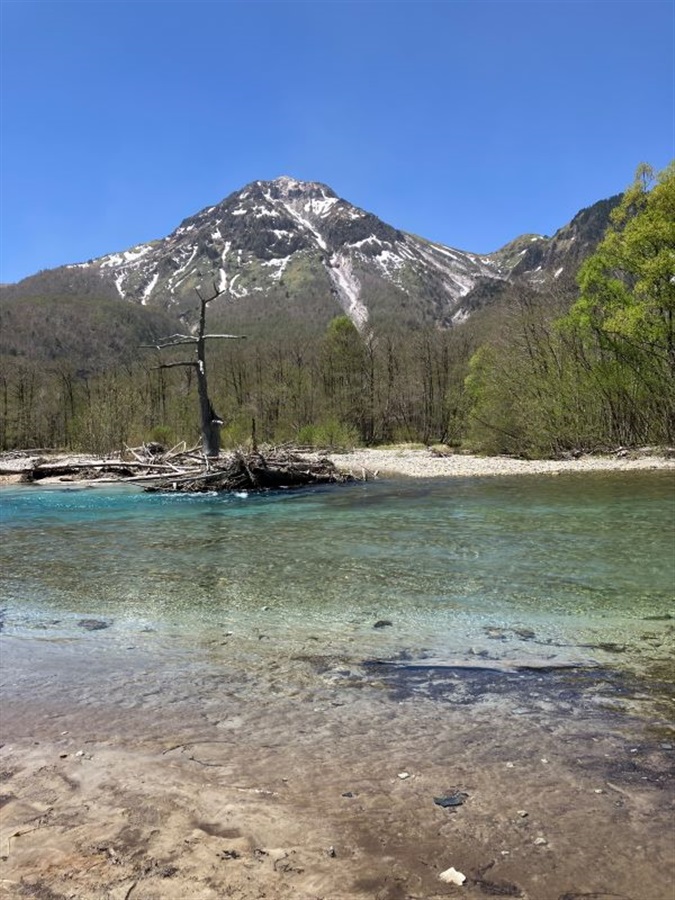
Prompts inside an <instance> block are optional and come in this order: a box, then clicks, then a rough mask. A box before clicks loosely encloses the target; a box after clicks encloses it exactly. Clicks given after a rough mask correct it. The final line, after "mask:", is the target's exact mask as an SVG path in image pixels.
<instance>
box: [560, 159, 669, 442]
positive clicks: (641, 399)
mask: <svg viewBox="0 0 675 900" xmlns="http://www.w3.org/2000/svg"><path fill="white" fill-rule="evenodd" d="M578 283H579V288H580V296H579V299H578V300H577V301H576V303H575V304H574V305H573V307H572V309H571V311H570V313H569V315H568V316H567V317H566V318H565V319H564V320H563V323H562V324H563V327H566V328H569V329H572V330H573V331H575V332H576V333H577V335H579V336H581V337H582V339H584V341H585V352H586V354H587V358H588V359H589V365H590V366H591V367H592V369H593V371H594V374H595V381H596V386H597V389H598V390H599V391H600V392H601V393H602V394H603V395H604V396H605V398H606V401H607V407H608V413H609V419H610V424H611V429H612V432H613V436H614V437H615V438H619V439H621V440H622V441H623V442H637V441H643V440H671V439H672V437H673V432H674V428H675V398H674V390H673V385H674V384H675V321H674V319H675V164H671V165H670V166H669V167H668V168H666V169H665V170H664V171H663V172H660V173H659V174H658V175H657V174H655V173H654V172H653V170H652V169H651V168H650V167H649V166H646V165H641V166H640V167H639V168H638V170H637V173H636V177H635V181H634V182H633V184H632V185H631V187H630V188H629V189H628V190H627V191H626V193H625V194H624V197H623V199H622V202H621V203H620V205H619V206H618V207H617V209H616V210H615V211H614V213H613V214H612V224H611V225H610V228H609V229H608V231H607V233H606V235H605V237H604V239H603V240H602V242H601V243H600V245H599V246H598V249H597V251H596V252H595V253H594V254H593V255H592V256H591V257H589V258H588V259H587V260H586V262H585V263H584V264H583V265H582V267H581V269H580V271H579V276H578Z"/></svg>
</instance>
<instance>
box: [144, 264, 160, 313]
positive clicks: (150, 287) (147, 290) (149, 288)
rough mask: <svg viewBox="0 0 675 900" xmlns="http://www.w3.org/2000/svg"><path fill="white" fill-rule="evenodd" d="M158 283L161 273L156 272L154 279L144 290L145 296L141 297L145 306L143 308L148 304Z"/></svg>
mask: <svg viewBox="0 0 675 900" xmlns="http://www.w3.org/2000/svg"><path fill="white" fill-rule="evenodd" d="M158 281H159V272H155V274H154V275H153V276H152V278H151V279H150V281H149V282H148V284H147V285H146V287H145V288H144V289H143V294H142V297H141V303H142V304H143V306H145V305H146V303H147V302H148V299H149V297H150V294H152V292H153V290H154V289H155V286H156V284H157V282H158Z"/></svg>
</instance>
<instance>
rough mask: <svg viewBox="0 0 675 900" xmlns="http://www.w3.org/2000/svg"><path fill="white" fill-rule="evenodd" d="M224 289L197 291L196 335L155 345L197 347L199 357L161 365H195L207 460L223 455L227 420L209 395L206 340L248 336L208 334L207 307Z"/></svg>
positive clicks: (171, 366)
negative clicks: (207, 292) (222, 432)
mask: <svg viewBox="0 0 675 900" xmlns="http://www.w3.org/2000/svg"><path fill="white" fill-rule="evenodd" d="M221 293H222V291H216V292H215V293H214V294H213V296H212V297H202V295H201V294H200V293H199V291H197V296H198V297H199V303H200V308H199V327H198V330H197V334H196V335H190V334H172V335H171V336H170V337H168V338H162V339H161V340H160V341H159V343H157V344H152V345H144V346H146V347H149V346H152V347H155V348H156V349H157V350H164V349H166V348H167V347H178V346H181V345H184V344H190V345H192V346H194V348H195V351H196V356H197V358H196V360H185V361H181V362H174V363H162V364H161V365H159V366H157V368H158V369H172V368H175V367H176V366H192V367H193V368H194V369H195V371H196V373H197V392H198V395H199V418H200V430H201V435H202V452H203V453H204V456H205V457H206V458H207V459H217V458H218V456H219V455H220V429H221V426H222V424H223V420H222V419H221V417H220V416H219V415H218V414H217V413H216V411H215V409H214V408H213V404H212V403H211V400H210V398H209V386H208V380H207V377H206V341H207V340H209V339H213V338H221V339H223V338H224V339H230V340H240V339H242V338H244V337H245V335H241V334H206V307H207V306H208V304H209V303H211V301H212V300H215V299H216V297H219V296H220V294H221Z"/></svg>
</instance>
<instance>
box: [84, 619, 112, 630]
mask: <svg viewBox="0 0 675 900" xmlns="http://www.w3.org/2000/svg"><path fill="white" fill-rule="evenodd" d="M77 624H78V625H79V626H80V628H85V629H86V630H87V631H101V630H102V629H103V628H110V622H104V621H103V620H102V619H80V621H79V622H78V623H77Z"/></svg>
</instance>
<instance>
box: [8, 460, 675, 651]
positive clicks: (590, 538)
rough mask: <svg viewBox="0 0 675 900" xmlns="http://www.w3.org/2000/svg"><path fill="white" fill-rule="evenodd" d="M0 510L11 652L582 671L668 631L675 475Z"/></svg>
mask: <svg viewBox="0 0 675 900" xmlns="http://www.w3.org/2000/svg"><path fill="white" fill-rule="evenodd" d="M0 504H1V509H2V519H1V525H0V529H1V537H2V545H1V549H0V588H1V597H2V599H1V600H0V606H2V607H4V609H5V612H4V630H5V634H7V635H14V636H23V637H24V638H28V637H31V636H32V637H33V638H34V639H36V640H61V641H67V640H70V641H74V642H76V641H78V640H89V641H91V639H92V638H93V637H94V636H100V638H101V640H102V639H103V638H104V637H105V640H106V641H118V642H120V643H121V644H123V643H124V642H125V641H127V642H128V640H129V639H130V636H131V635H138V634H144V635H146V636H151V637H148V645H149V646H151V644H152V642H153V641H154V642H155V643H156V645H157V646H158V647H159V646H160V645H162V642H163V641H164V640H165V639H166V638H168V637H171V638H172V639H173V640H181V641H184V642H187V643H192V644H193V645H196V644H198V643H199V642H203V641H206V640H208V639H209V638H210V637H212V636H214V635H229V634H234V635H237V636H239V637H240V638H241V641H242V642H245V641H250V644H251V647H253V646H254V645H256V643H257V645H258V649H257V650H256V652H266V653H269V654H283V653H291V652H293V651H294V650H297V648H298V647H301V646H305V644H306V642H307V641H308V640H315V641H316V640H321V641H323V642H328V643H332V645H333V646H335V647H342V648H343V649H344V648H348V649H349V652H350V653H351V654H352V655H355V656H359V655H360V656H363V657H364V658H365V657H367V656H373V655H376V656H380V657H386V656H393V655H395V654H397V653H401V652H402V651H405V652H407V653H410V654H412V655H413V656H414V655H426V656H429V655H432V656H443V657H444V658H453V659H467V658H469V657H473V658H475V657H476V656H477V655H483V656H489V657H490V658H495V659H497V658H499V659H515V660H520V659H522V658H525V659H533V658H536V659H544V660H547V659H553V658H555V659H556V660H557V661H559V660H563V661H565V660H570V661H583V660H587V659H589V658H592V659H597V658H599V657H600V658H601V657H602V655H603V652H604V651H603V650H602V649H598V645H599V644H603V643H604V644H606V643H608V642H613V643H617V642H618V643H619V644H621V645H622V647H623V648H624V649H625V652H629V653H630V652H631V651H634V652H635V655H636V658H639V656H640V654H641V652H642V651H641V645H640V641H641V640H642V639H643V636H644V632H645V631H646V630H650V631H651V633H652V634H654V633H658V636H659V638H660V639H662V638H663V636H664V634H665V633H666V632H667V630H668V628H670V631H671V632H672V630H673V629H672V626H668V621H669V620H668V616H671V615H672V614H673V613H674V612H675V610H674V609H673V599H674V593H675V549H674V547H675V543H674V542H675V492H674V490H673V480H672V476H671V475H670V474H668V473H644V474H643V473H630V474H625V475H620V476H619V475H595V474H593V475H584V476H578V475H575V476H560V477H556V478H548V477H541V476H540V477H532V478H530V477H518V478H510V479H509V478H476V479H443V480H431V481H412V480H410V481H400V482H395V481H387V482H385V481H382V482H374V483H367V484H356V485H348V486H335V487H330V488H322V489H318V490H313V491H304V490H303V491H298V492H282V493H276V494H266V495H248V496H247V495H236V496H234V495H194V496H188V495H158V494H144V493H141V492H139V491H138V490H136V489H132V488H129V487H113V488H103V487H97V488H94V489H82V488H61V487H51V488H34V487H21V488H12V489H6V490H4V491H3V492H2V494H1V495H0ZM87 618H96V619H100V620H102V621H103V622H105V624H106V625H108V626H109V627H108V628H106V630H105V631H100V632H96V633H95V634H94V633H92V632H86V631H85V630H83V627H82V625H81V624H78V623H80V622H81V621H82V620H83V619H87ZM378 620H386V621H387V622H391V625H386V626H383V627H380V628H374V627H373V626H374V624H375V622H377V621H378ZM664 630H665V631H664ZM263 644H264V648H265V649H264V651H263V650H261V649H260V648H261V647H263ZM240 646H242V645H241V644H240Z"/></svg>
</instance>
